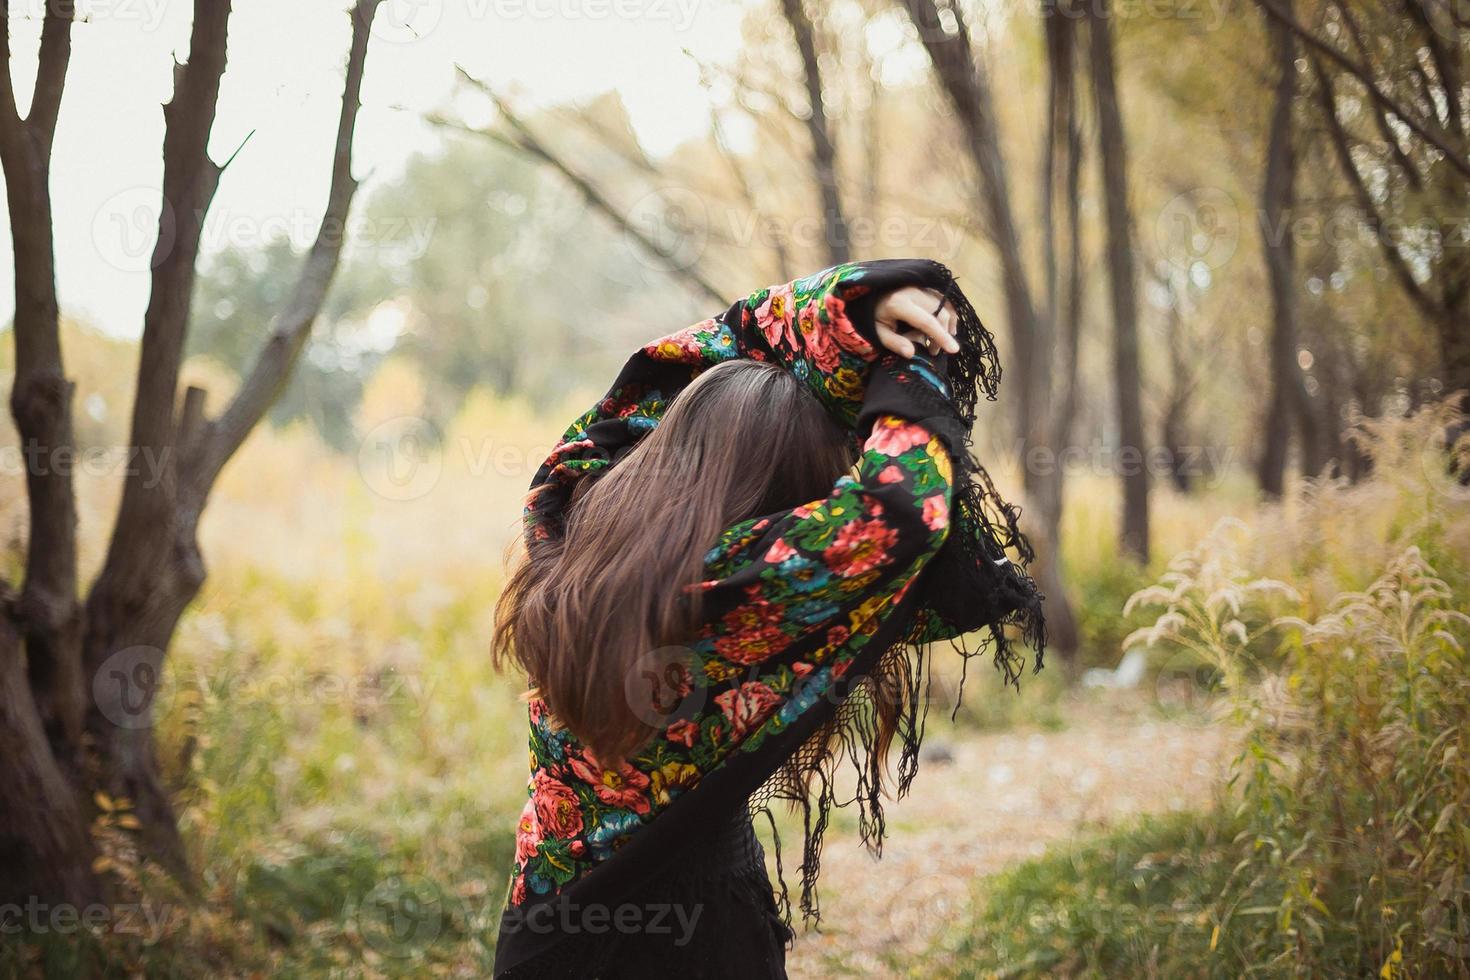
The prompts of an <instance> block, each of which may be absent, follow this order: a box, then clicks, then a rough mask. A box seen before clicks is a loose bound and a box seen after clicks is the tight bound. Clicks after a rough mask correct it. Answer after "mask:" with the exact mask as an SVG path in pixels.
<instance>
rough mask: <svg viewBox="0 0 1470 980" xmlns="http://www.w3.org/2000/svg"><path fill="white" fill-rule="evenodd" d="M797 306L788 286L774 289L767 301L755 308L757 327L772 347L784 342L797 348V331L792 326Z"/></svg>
mask: <svg viewBox="0 0 1470 980" xmlns="http://www.w3.org/2000/svg"><path fill="white" fill-rule="evenodd" d="M795 305H796V298H795V296H793V295H792V292H791V287H790V286H789V285H786V286H777V287H775V288H774V289H772V290H771V292H770V295H768V296H767V297H766V301H765V302H764V303H762V304H761V305H760V306H757V307H756V308H755V322H756V326H758V327H760V328H761V333H762V334H763V335H764V336H765V338H766V343H768V344H770V345H771V346H772V347H779V346H781V344H782V343H783V342H785V343H787V344H789V345H790V346H792V347H795V346H796V331H795V330H793V329H792V326H791V322H792V317H793V315H794V313H795V310H794V309H793V307H795Z"/></svg>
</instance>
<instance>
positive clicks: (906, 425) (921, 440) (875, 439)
mask: <svg viewBox="0 0 1470 980" xmlns="http://www.w3.org/2000/svg"><path fill="white" fill-rule="evenodd" d="M930 438H931V436H930V434H929V430H928V429H925V428H924V427H923V426H922V425H915V424H914V423H913V422H906V421H904V420H903V419H901V418H898V417H897V416H895V415H890V416H887V417H886V418H882V419H879V420H878V423H877V424H876V425H874V426H873V434H872V435H871V436H869V438H868V448H869V449H876V450H878V452H880V453H882V454H883V455H885V456H900V455H902V454H903V453H904V451H905V450H908V449H911V448H913V447H914V446H922V445H924V444H925V443H927V442H928V441H929V439H930Z"/></svg>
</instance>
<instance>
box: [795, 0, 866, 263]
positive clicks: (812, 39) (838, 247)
mask: <svg viewBox="0 0 1470 980" xmlns="http://www.w3.org/2000/svg"><path fill="white" fill-rule="evenodd" d="M781 13H782V14H783V15H784V16H785V18H786V23H788V24H790V25H791V33H792V34H793V35H795V37H796V50H797V51H798V52H799V53H800V54H801V71H802V79H803V81H804V82H805V84H806V98H807V105H808V107H809V108H808V109H807V114H806V129H807V134H808V135H809V136H810V137H811V141H812V176H813V178H814V179H815V182H816V185H817V193H818V196H819V199H820V200H819V204H820V206H821V209H822V228H823V230H824V231H825V233H826V238H827V242H826V244H827V261H829V262H831V263H832V264H833V265H836V264H837V263H839V262H847V261H849V260H851V259H852V242H851V236H850V235H849V234H848V229H847V221H846V219H845V218H844V217H843V215H842V197H841V195H840V194H839V192H838V189H837V147H836V144H834V143H833V141H832V133H831V130H830V126H829V124H828V121H827V107H826V105H825V103H824V102H823V100H822V66H821V61H820V60H819V58H818V57H817V40H816V30H815V29H814V28H813V27H812V19H811V17H810V16H809V15H808V13H807V9H806V4H805V2H804V0H781Z"/></svg>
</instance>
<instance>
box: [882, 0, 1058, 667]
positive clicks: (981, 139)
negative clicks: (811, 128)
mask: <svg viewBox="0 0 1470 980" xmlns="http://www.w3.org/2000/svg"><path fill="white" fill-rule="evenodd" d="M903 6H904V8H905V9H906V10H907V11H908V15H909V18H910V19H911V20H912V21H913V24H914V26H915V27H916V28H917V29H918V32H919V39H920V41H921V42H922V43H923V45H924V50H925V51H926V52H927V53H928V55H929V59H930V61H931V62H932V63H933V67H934V73H935V76H936V78H937V79H938V82H939V85H940V88H941V90H942V91H943V92H944V94H945V96H946V97H947V98H948V100H949V102H950V104H951V105H952V106H953V108H954V111H955V115H956V116H957V117H958V118H959V121H960V125H961V126H962V128H963V135H964V139H965V147H966V149H967V151H968V152H969V155H970V159H971V162H972V163H973V165H974V167H975V171H976V174H977V176H978V177H979V188H978V198H979V202H980V205H981V210H982V213H983V214H984V217H985V224H986V234H987V235H988V237H989V239H990V242H991V244H992V245H993V246H994V248H995V251H996V255H997V259H998V260H999V263H1000V267H1001V279H1002V284H1003V285H1002V288H1003V292H1004V294H1005V304H1006V318H1007V321H1008V323H1009V327H1010V340H1011V344H1010V346H1011V352H1012V355H1013V357H1014V360H1015V365H1016V376H1017V377H1018V381H1017V383H1016V384H1015V385H1014V387H1012V388H1011V389H1010V390H1011V392H1012V393H1013V394H1014V396H1015V397H1016V405H1017V422H1018V431H1019V433H1020V434H1021V436H1022V439H1023V443H1022V447H1021V464H1022V470H1023V473H1024V481H1025V488H1026V496H1027V498H1028V500H1030V501H1031V502H1032V503H1033V505H1034V506H1035V507H1036V509H1037V510H1038V511H1039V512H1040V519H1039V520H1037V521H1032V522H1029V523H1028V525H1027V531H1028V532H1029V533H1030V534H1031V535H1032V537H1033V539H1034V541H1033V543H1034V544H1035V547H1036V554H1037V579H1038V582H1039V584H1040V585H1041V588H1042V591H1043V592H1045V593H1046V596H1047V600H1046V601H1047V627H1048V630H1049V635H1050V638H1051V640H1052V642H1053V645H1054V646H1055V647H1056V648H1057V650H1058V652H1059V653H1061V654H1062V655H1063V656H1067V657H1070V656H1072V655H1073V654H1075V652H1076V649H1077V623H1076V617H1075V616H1074V614H1073V612H1072V608H1071V605H1070V603H1069V602H1068V600H1067V598H1066V593H1065V590H1064V588H1063V583H1062V576H1061V568H1060V549H1059V540H1058V539H1059V536H1060V523H1061V500H1062V479H1063V472H1062V467H1061V465H1060V464H1059V462H1057V459H1058V457H1057V454H1056V450H1057V449H1059V444H1058V443H1057V441H1056V431H1057V429H1058V428H1059V426H1058V425H1057V420H1056V418H1055V417H1054V415H1053V401H1054V399H1053V395H1054V380H1055V371H1054V367H1055V365H1054V363H1053V357H1054V354H1055V353H1056V331H1055V323H1056V310H1055V309H1054V308H1052V307H1051V304H1047V306H1042V305H1040V304H1039V303H1038V302H1037V291H1036V290H1035V289H1034V288H1033V287H1032V284H1031V281H1030V277H1029V275H1028V273H1027V270H1026V257H1025V256H1026V253H1025V250H1024V248H1023V246H1022V241H1021V232H1020V228H1019V225H1018V223H1017V221H1016V208H1015V205H1014V202H1013V200H1012V196H1011V189H1010V180H1009V174H1008V167H1007V164H1006V160H1005V156H1004V154H1003V153H1002V150H1001V136H1000V132H999V126H998V121H997V117H996V109H995V98H994V93H993V90H992V87H991V83H990V78H989V73H988V71H987V70H986V67H985V65H984V63H983V61H980V60H977V59H976V57H975V53H974V49H973V46H972V42H971V39H970V32H969V28H968V27H967V25H966V22H965V16H964V12H963V10H962V9H961V8H960V7H959V6H957V5H948V6H946V7H945V8H944V10H943V13H942V14H941V11H940V7H939V5H938V4H937V3H936V2H935V0H904V4H903ZM1064 19H1065V18H1062V17H1055V18H1049V19H1048V20H1049V21H1051V20H1057V21H1061V20H1064ZM1050 47H1051V46H1049V48H1050ZM1061 50H1069V47H1068V46H1067V45H1066V44H1065V43H1064V44H1062V45H1061ZM1068 64H1070V60H1069V61H1068ZM1059 69H1060V70H1065V71H1066V72H1067V78H1069V79H1070V74H1071V72H1070V68H1069V67H1066V66H1057V65H1055V64H1053V66H1052V70H1053V71H1057V70H1059ZM1068 90H1069V91H1070V83H1069V84H1068ZM1072 101H1073V100H1071V99H1070V98H1068V99H1067V100H1066V106H1067V107H1070V105H1071V104H1072ZM1054 105H1060V103H1054ZM1057 121H1058V113H1057V112H1055V111H1054V112H1053V118H1052V120H1051V121H1050V122H1049V123H1048V126H1049V127H1055V126H1056V124H1057ZM1061 131H1065V130H1061ZM1057 133H1058V131H1057V130H1055V129H1053V130H1052V131H1051V132H1050V134H1049V137H1048V147H1049V150H1055V148H1057V147H1058V146H1062V145H1065V144H1064V141H1063V140H1061V139H1059V138H1058V136H1057ZM1045 169H1046V173H1047V174H1048V175H1050V174H1051V173H1052V170H1051V168H1050V167H1048V168H1045ZM1052 193H1053V187H1051V186H1047V187H1044V188H1043V196H1044V197H1046V196H1049V195H1051V194H1052ZM1046 210H1047V214H1048V217H1049V218H1050V217H1051V216H1052V214H1053V209H1052V208H1051V207H1050V206H1049V205H1048V206H1047V208H1046ZM1046 244H1047V245H1050V246H1051V247H1052V248H1053V249H1054V248H1055V239H1054V237H1053V236H1052V235H1051V234H1050V233H1048V234H1047V236H1046ZM1074 245H1075V243H1074ZM1045 266H1046V269H1047V270H1048V274H1049V277H1054V273H1055V270H1056V269H1057V267H1058V266H1057V262H1056V258H1055V254H1053V255H1052V256H1049V257H1048V258H1047V259H1046V261H1045ZM1045 295H1047V296H1054V295H1055V291H1054V290H1053V289H1052V288H1051V286H1050V284H1048V287H1047V289H1046V291H1045ZM1070 360H1071V361H1073V362H1075V357H1073V358H1070ZM1066 401H1067V400H1066V399H1063V402H1064V404H1065V403H1066ZM1033 451H1035V452H1036V453H1037V454H1038V455H1040V456H1042V457H1047V456H1049V457H1050V459H1051V462H1050V463H1044V464H1043V465H1028V461H1030V462H1031V463H1033V464H1034V462H1035V460H1036V458H1037V457H1036V456H1034V455H1032V453H1033Z"/></svg>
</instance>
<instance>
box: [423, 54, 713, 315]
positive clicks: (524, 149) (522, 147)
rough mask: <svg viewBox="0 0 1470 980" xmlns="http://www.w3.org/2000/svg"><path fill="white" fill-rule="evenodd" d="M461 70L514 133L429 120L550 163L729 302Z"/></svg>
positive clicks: (642, 240)
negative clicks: (492, 104)
mask: <svg viewBox="0 0 1470 980" xmlns="http://www.w3.org/2000/svg"><path fill="white" fill-rule="evenodd" d="M458 70H459V73H460V76H461V77H462V78H464V79H465V81H467V82H468V83H469V84H470V85H472V86H474V87H475V88H476V89H478V90H479V91H480V92H483V93H484V94H485V96H486V97H487V98H488V99H490V101H491V102H492V103H494V105H495V109H496V111H497V112H498V113H500V116H501V118H502V119H504V120H505V123H506V125H507V126H509V127H510V128H511V130H512V131H513V133H514V135H513V136H508V135H506V134H504V133H500V132H496V131H495V130H492V129H476V128H474V127H472V126H466V125H464V124H463V123H460V122H456V121H454V120H452V119H446V118H444V117H443V116H439V115H430V116H429V117H428V121H429V122H430V123H432V124H434V125H436V126H440V127H443V128H445V129H454V130H458V131H459V132H463V133H470V134H472V135H475V136H480V137H482V138H484V139H488V140H491V141H493V142H496V143H499V144H500V145H502V146H505V147H507V148H509V149H512V150H516V151H517V152H520V153H524V154H526V155H527V156H530V157H534V158H535V159H537V160H540V161H541V162H543V163H545V164H547V165H549V166H550V167H552V168H553V169H555V170H557V171H558V172H560V173H561V175H562V176H563V177H565V178H566V179H567V180H568V181H569V182H570V183H571V184H572V186H574V187H576V188H577V190H578V191H579V192H581V194H582V197H583V199H585V200H586V201H587V203H588V204H590V205H592V206H593V207H594V208H596V209H597V210H599V211H601V212H602V213H603V214H604V215H606V216H607V217H608V218H609V219H610V220H611V221H612V222H613V224H615V225H617V226H618V228H619V230H621V231H622V232H623V233H624V234H626V235H628V236H629V237H630V238H632V239H634V240H635V241H637V242H638V244H639V245H641V246H642V247H643V248H644V249H646V250H647V251H648V252H649V254H651V255H654V256H656V257H658V258H659V259H662V260H663V261H664V262H665V263H666V264H667V265H668V267H669V271H670V272H672V273H675V274H676V275H680V276H688V277H689V279H690V280H691V281H692V282H693V283H694V285H695V286H696V287H698V289H699V291H700V292H701V293H703V294H704V295H705V297H706V298H708V299H709V300H711V301H712V302H714V303H715V304H717V305H719V306H725V305H726V304H727V303H728V302H729V300H728V298H727V297H726V296H725V294H724V293H723V292H721V291H720V290H719V289H717V288H715V286H714V284H713V283H711V282H710V281H709V280H708V279H706V278H705V277H704V275H703V273H701V272H700V271H699V269H698V268H695V267H693V266H691V265H689V263H687V262H685V261H684V260H682V259H680V258H679V257H678V256H676V255H675V254H674V253H673V251H672V250H671V249H669V248H668V247H667V246H665V245H662V244H661V243H659V242H657V241H655V240H654V239H653V238H651V237H650V236H649V235H648V234H647V233H646V232H645V231H643V229H641V228H639V227H637V226H636V225H635V224H634V223H633V222H632V220H631V219H630V218H629V217H628V215H626V214H625V213H623V211H622V210H621V209H620V208H618V207H617V205H615V204H613V203H612V201H610V200H609V199H608V198H607V196H606V195H605V194H603V193H602V191H601V190H600V189H599V188H598V187H597V186H596V185H595V184H593V183H592V181H590V180H589V179H587V178H586V177H584V176H583V175H582V174H580V173H578V172H577V171H576V169H575V168H573V167H572V166H571V165H570V164H568V163H567V162H566V161H564V160H562V159H561V157H560V156H558V155H557V154H556V153H555V152H554V151H552V150H551V149H550V148H548V147H547V146H546V145H545V144H544V143H542V142H541V141H540V140H538V139H537V138H536V136H535V134H534V133H532V132H531V130H530V127H528V126H527V125H526V123H525V121H524V120H523V119H521V118H520V116H518V115H517V114H516V113H515V111H514V110H513V109H511V107H510V106H509V105H508V104H507V103H506V102H505V100H504V99H502V98H501V97H500V96H499V95H498V94H497V93H496V92H495V91H494V90H493V89H492V88H491V87H490V86H489V85H488V84H486V83H485V82H483V81H481V80H480V79H478V78H475V77H474V76H473V75H471V74H470V73H469V72H467V71H465V70H464V69H463V68H459V69H458Z"/></svg>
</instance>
